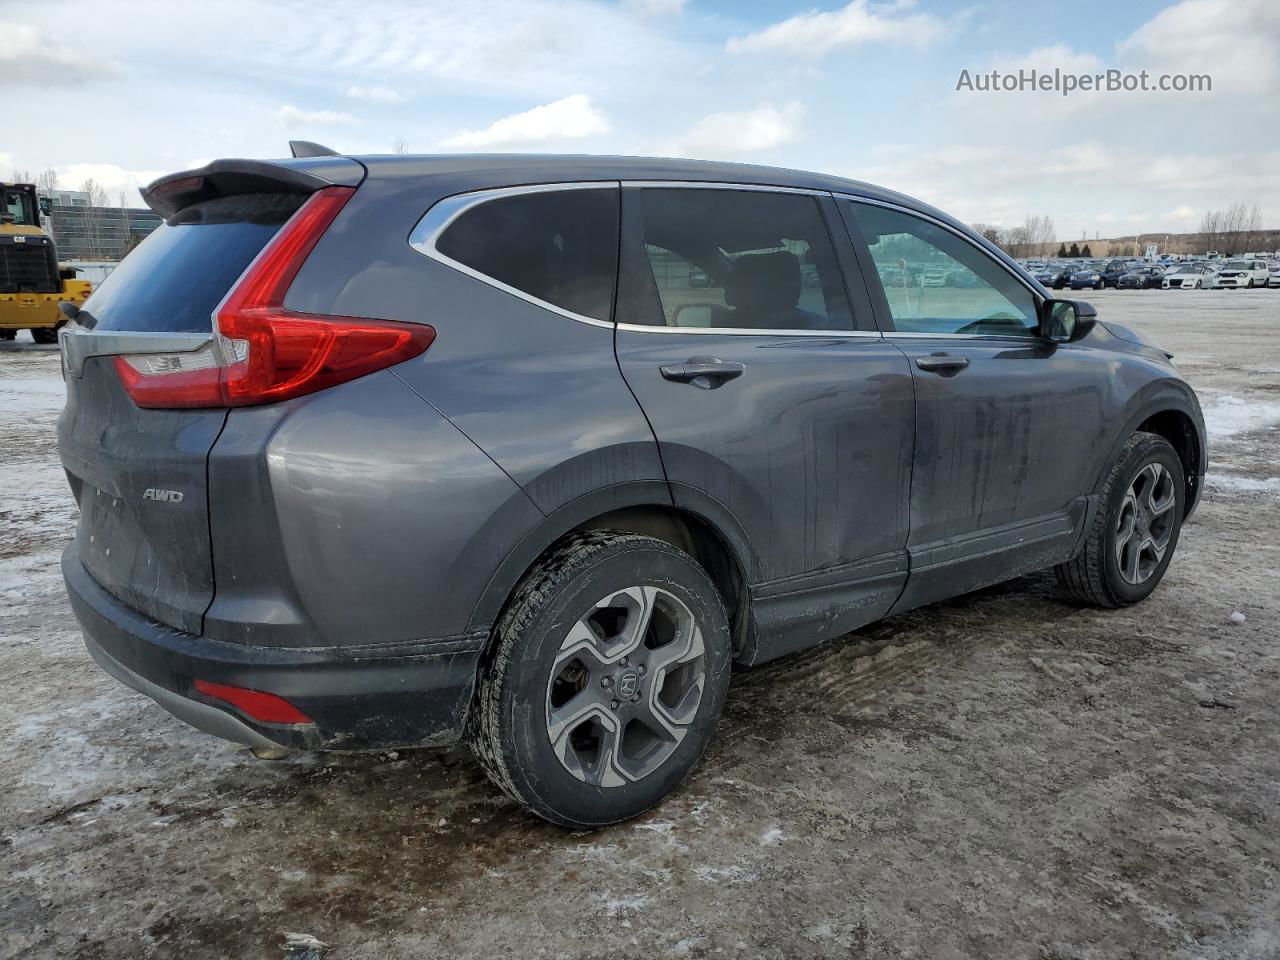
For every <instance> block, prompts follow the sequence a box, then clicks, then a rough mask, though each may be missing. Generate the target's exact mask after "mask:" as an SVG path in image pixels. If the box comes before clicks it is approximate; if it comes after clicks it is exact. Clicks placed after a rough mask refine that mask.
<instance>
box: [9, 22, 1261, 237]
mask: <svg viewBox="0 0 1280 960" xmlns="http://www.w3.org/2000/svg"><path fill="white" fill-rule="evenodd" d="M113 7H114V9H112V10H111V12H110V13H106V12H104V11H105V10H106V9H107V7H106V6H105V5H103V4H100V3H97V2H92V0H41V2H39V3H31V2H18V0H0V36H4V37H5V38H6V39H7V42H6V43H5V44H4V45H2V46H0V76H4V77H6V93H7V94H8V96H6V107H7V110H6V114H7V117H6V123H5V136H4V138H3V140H0V171H3V173H2V174H0V175H6V176H7V175H8V173H9V171H10V169H11V168H13V167H20V168H24V169H30V170H33V171H34V170H39V169H43V168H45V167H50V166H51V167H55V168H57V169H58V170H59V172H60V174H61V175H62V178H63V184H62V185H63V186H67V187H75V186H78V185H79V183H80V181H82V180H83V179H84V178H85V177H86V176H93V177H95V179H97V180H98V181H99V182H101V183H103V184H104V185H105V186H106V187H107V189H108V190H109V191H110V192H111V194H112V196H113V197H115V196H117V195H118V193H119V192H120V191H121V190H123V191H125V192H126V194H128V195H129V196H131V197H133V196H136V194H134V193H133V191H134V190H135V189H136V186H137V185H138V184H141V183H145V182H146V181H147V180H149V179H150V178H151V177H153V176H156V175H158V174H160V173H163V172H169V171H172V170H175V169H181V168H184V167H188V166H191V165H193V164H196V163H200V162H204V161H206V160H208V159H211V158H213V157H217V156H255V157H270V156H279V155H281V154H282V153H283V152H284V149H285V148H284V144H285V141H287V140H288V139H290V138H304V139H314V140H319V141H321V142H325V143H329V144H331V145H333V146H334V147H336V148H338V149H340V150H344V151H350V152H386V151H388V150H390V149H391V147H392V145H393V143H394V142H395V141H396V139H397V138H399V139H401V140H403V141H404V142H405V144H406V145H407V146H408V148H409V149H410V150H411V151H413V152H435V151H451V150H483V151H493V150H497V151H553V152H586V153H627V154H636V153H648V154H653V153H657V154H674V155H682V156H696V157H706V158H724V159H735V160H748V161H754V162H761V163H770V164H778V165H783V166H794V167H802V168H806V169H814V170H821V171H826V172H831V173H837V174H841V175H845V176H852V177H855V178H859V179H865V180H870V181H872V182H875V183H878V184H881V185H884V186H888V187H892V188H895V189H900V190H903V191H904V192H907V193H910V194H913V195H916V196H919V197H921V198H922V199H925V200H927V201H929V202H932V203H935V204H937V205H939V206H941V207H943V208H944V209H947V210H949V211H950V212H952V213H954V214H956V215H957V216H960V217H963V218H965V219H967V220H971V221H972V220H982V221H987V222H995V223H999V224H1003V225H1010V224H1013V223H1017V222H1020V221H1021V220H1022V219H1023V217H1025V216H1026V215H1029V214H1048V215H1049V216H1051V217H1052V218H1053V219H1054V222H1055V223H1056V224H1057V227H1058V233H1059V236H1060V238H1062V239H1066V240H1071V239H1076V238H1079V237H1082V236H1089V237H1092V236H1094V235H1095V234H1101V235H1103V236H1107V235H1114V234H1120V233H1130V232H1134V231H1136V230H1143V231H1177V230H1187V229H1194V228H1195V227H1196V225H1197V224H1198V223H1199V219H1200V216H1201V215H1202V214H1203V212H1204V211H1205V210H1207V209H1214V208H1218V207H1223V206H1226V205H1228V204H1230V203H1235V202H1241V203H1245V204H1247V205H1249V206H1252V205H1255V204H1256V205H1257V206H1259V207H1260V209H1261V211H1262V217H1263V221H1264V223H1265V224H1266V225H1268V226H1280V141H1278V138H1277V133H1276V130H1277V124H1276V121H1277V119H1280V117H1278V114H1280V3H1277V2H1275V0H1177V2H1155V0H1145V2H1143V0H1139V2H1124V3H1119V2H1115V0H1111V2H1097V0H1083V2H1073V3H1070V4H1062V3H1046V4H1028V3H1016V2H1013V0H986V2H974V3H966V2H963V0H949V2H942V0H914V2H910V0H886V2H873V0H853V2H849V3H839V2H828V3H823V2H820V0H819V2H818V3H799V4H788V3H781V2H771V3H762V2H749V3H727V2H711V0H684V2H681V0H600V2H596V0H523V2H513V0H494V2H490V3H485V4H482V5H471V4H462V3H458V2H456V0H454V2H447V3H446V2H436V0H363V2H362V3H360V4H359V5H353V4H350V3H347V2H339V0H277V2H271V3H267V2H252V0H219V2H217V3H206V4H187V3H182V4H178V3H171V2H162V0H131V2H129V3H127V4H118V5H113ZM77 25H81V26H79V27H77ZM89 37H92V41H90V40H89V39H87V38H89ZM1018 67H1035V68H1037V69H1040V70H1049V71H1052V70H1053V69H1054V68H1055V67H1058V68H1061V69H1064V70H1069V71H1075V72H1086V73H1093V72H1096V71H1101V70H1106V69H1107V68H1116V69H1122V70H1126V71H1136V70H1140V69H1146V70H1149V71H1151V72H1152V73H1153V74H1155V75H1158V74H1160V73H1166V72H1167V73H1207V74H1210V75H1211V76H1212V78H1213V89H1212V91H1211V92H1207V93H1076V94H1074V95H1072V96H1070V97H1065V98H1064V97H1062V96H1061V95H1059V94H1056V93H1036V92H1020V93H975V92H967V91H957V90H956V89H955V88H956V82H957V79H958V77H959V76H960V71H961V70H962V69H967V70H969V71H971V73H977V72H980V71H990V70H991V69H993V68H995V69H1008V68H1013V69H1016V68H1018ZM15 94H19V95H17V96H15ZM51 118H52V119H51ZM69 118H74V119H72V120H71V122H68V119H69ZM68 129H71V130H74V131H75V134H76V135H73V136H70V137H69V136H67V130H68Z"/></svg>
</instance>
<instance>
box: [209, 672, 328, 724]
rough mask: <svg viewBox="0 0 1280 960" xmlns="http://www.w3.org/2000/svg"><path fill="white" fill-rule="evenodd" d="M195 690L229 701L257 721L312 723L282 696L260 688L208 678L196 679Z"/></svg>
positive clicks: (213, 697) (213, 698) (224, 701)
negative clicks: (249, 688)
mask: <svg viewBox="0 0 1280 960" xmlns="http://www.w3.org/2000/svg"><path fill="white" fill-rule="evenodd" d="M195 686H196V690H197V691H198V692H200V693H202V694H204V695H205V696H206V697H209V698H210V699H211V700H221V701H222V702H223V703H229V704H231V706H233V707H235V708H236V709H237V710H239V711H240V712H241V713H243V714H245V715H246V716H248V717H250V718H252V719H254V720H257V721H258V722H259V723H287V724H299V723H313V722H314V721H313V720H312V719H311V718H310V717H308V716H307V715H306V714H305V713H303V712H302V711H301V710H299V709H298V708H297V707H295V706H294V705H293V704H292V703H290V702H289V701H288V700H286V699H285V698H284V697H277V696H276V695H275V694H274V693H263V692H262V691H261V690H247V689H245V688H244V687H233V686H231V685H229V684H226V683H213V682H211V681H209V680H197V681H196V683H195Z"/></svg>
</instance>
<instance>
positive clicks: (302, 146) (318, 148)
mask: <svg viewBox="0 0 1280 960" xmlns="http://www.w3.org/2000/svg"><path fill="white" fill-rule="evenodd" d="M289 152H290V153H292V154H293V155H294V156H295V157H339V156H342V154H340V153H338V151H337V150H334V149H333V148H332V147H326V146H324V145H323V144H320V143H312V142H311V141H310V140H290V141H289Z"/></svg>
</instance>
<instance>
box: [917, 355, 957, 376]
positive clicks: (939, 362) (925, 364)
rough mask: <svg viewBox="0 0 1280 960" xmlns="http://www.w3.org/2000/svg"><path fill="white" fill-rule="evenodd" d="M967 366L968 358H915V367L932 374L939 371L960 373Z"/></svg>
mask: <svg viewBox="0 0 1280 960" xmlns="http://www.w3.org/2000/svg"><path fill="white" fill-rule="evenodd" d="M968 365H969V358H968V357H949V356H947V355H946V354H934V355H933V356H931V357H916V366H917V367H919V368H920V369H921V370H928V371H929V372H931V373H933V372H936V371H939V370H952V371H956V372H958V371H960V370H963V369H964V368H965V367H967V366H968Z"/></svg>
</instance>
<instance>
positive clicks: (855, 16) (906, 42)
mask: <svg viewBox="0 0 1280 960" xmlns="http://www.w3.org/2000/svg"><path fill="white" fill-rule="evenodd" d="M914 6H915V0H892V2H889V3H871V2H870V0H851V2H850V3H849V4H847V5H846V6H844V7H841V8H840V9H839V10H811V11H809V12H808V13H801V14H798V15H796V16H794V17H791V18H789V19H787V20H783V21H781V22H779V23H775V24H772V25H770V26H768V27H765V28H764V29H763V30H759V31H757V32H755V33H749V34H747V35H746V36H745V37H733V38H732V39H730V40H729V42H728V45H727V46H728V49H729V51H730V52H731V53H748V52H750V53H757V52H772V51H776V52H779V53H787V54H791V55H793V56H799V57H822V56H826V55H827V54H829V53H832V52H833V51H835V50H839V49H841V48H850V47H857V46H861V45H863V44H869V43H887V44H893V45H897V46H905V47H917V48H919V47H926V46H928V45H929V44H931V43H933V42H934V41H935V40H937V39H938V38H939V37H941V36H942V35H943V33H944V32H945V24H944V22H943V20H942V19H941V18H939V17H936V16H934V15H933V14H930V13H910V12H909V11H910V9H911V8H912V7H914Z"/></svg>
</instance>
